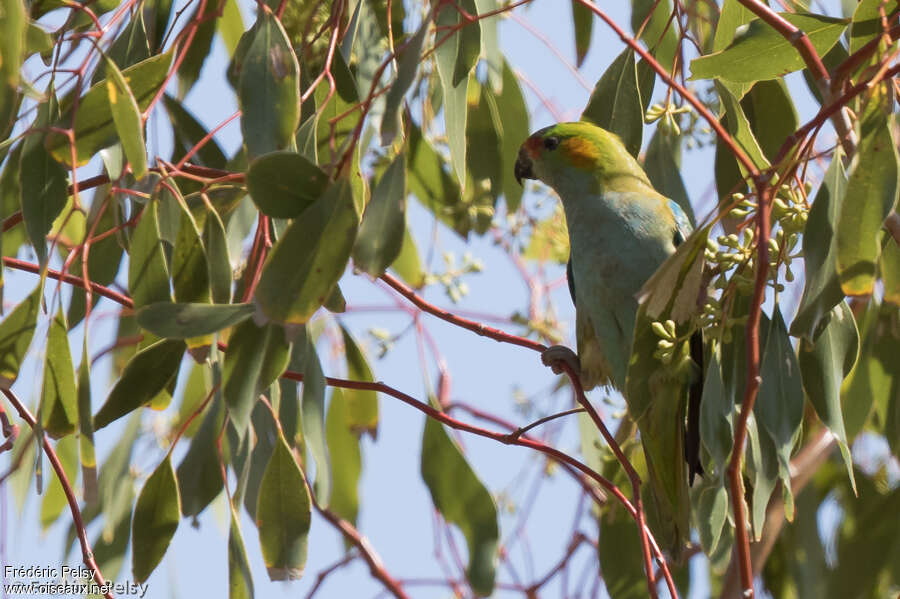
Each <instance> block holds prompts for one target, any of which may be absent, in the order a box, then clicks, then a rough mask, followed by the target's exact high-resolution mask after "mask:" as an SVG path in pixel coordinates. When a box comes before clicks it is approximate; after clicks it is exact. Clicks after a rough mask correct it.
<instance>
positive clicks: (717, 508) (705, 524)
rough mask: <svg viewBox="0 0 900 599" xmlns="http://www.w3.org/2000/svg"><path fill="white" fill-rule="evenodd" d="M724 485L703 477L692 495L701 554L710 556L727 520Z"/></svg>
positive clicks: (726, 500) (713, 479) (720, 481)
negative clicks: (701, 549)
mask: <svg viewBox="0 0 900 599" xmlns="http://www.w3.org/2000/svg"><path fill="white" fill-rule="evenodd" d="M725 489H726V485H723V484H722V480H721V478H720V479H719V480H717V479H715V478H713V477H704V478H703V480H702V481H701V486H700V487H699V489H697V491H696V492H695V493H694V497H693V498H692V503H693V504H694V506H695V510H696V512H695V514H696V518H695V521H696V523H697V533H698V536H699V537H700V545H701V546H702V547H703V552H704V553H706V554H711V553H713V551H715V549H716V547H717V546H718V544H719V540H720V539H721V538H722V528H723V527H724V526H725V522H726V520H727V519H728V492H727V491H726V490H725Z"/></svg>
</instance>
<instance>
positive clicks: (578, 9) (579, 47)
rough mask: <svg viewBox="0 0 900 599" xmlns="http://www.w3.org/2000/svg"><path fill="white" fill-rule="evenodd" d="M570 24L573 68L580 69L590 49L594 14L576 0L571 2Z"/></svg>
mask: <svg viewBox="0 0 900 599" xmlns="http://www.w3.org/2000/svg"><path fill="white" fill-rule="evenodd" d="M572 24H573V25H574V26H575V66H577V67H579V68H580V67H581V65H582V64H584V58H585V56H587V53H588V50H589V49H590V47H591V33H592V32H593V25H594V13H593V12H591V9H589V8H588V7H586V6H585V5H583V4H581V3H580V2H577V0H572Z"/></svg>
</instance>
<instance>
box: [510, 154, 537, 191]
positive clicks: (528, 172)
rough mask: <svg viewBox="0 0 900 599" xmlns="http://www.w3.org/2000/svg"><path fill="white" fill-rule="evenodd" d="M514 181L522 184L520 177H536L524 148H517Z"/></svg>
mask: <svg viewBox="0 0 900 599" xmlns="http://www.w3.org/2000/svg"><path fill="white" fill-rule="evenodd" d="M515 175H516V181H518V182H519V185H521V184H522V179H537V177H535V176H534V170H532V163H531V158H529V157H528V156H527V155H526V154H525V148H522V149H521V150H519V157H518V158H517V159H516V166H515Z"/></svg>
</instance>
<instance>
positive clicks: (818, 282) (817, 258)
mask: <svg viewBox="0 0 900 599" xmlns="http://www.w3.org/2000/svg"><path fill="white" fill-rule="evenodd" d="M842 158H843V152H842V151H841V149H840V148H839V147H838V148H836V149H835V151H834V156H832V158H831V165H830V166H829V167H828V170H827V171H826V172H825V178H824V179H823V180H822V184H821V185H820V186H819V191H818V192H817V193H816V198H815V201H813V205H812V208H810V210H809V218H808V219H807V221H806V229H805V230H804V234H803V257H804V260H805V268H806V283H805V285H804V287H803V296H802V297H801V298H800V306H799V307H798V308H797V316H795V317H794V322H792V323H791V334H792V335H794V336H796V337H799V336H803V337H805V338H806V339H807V340H809V341H814V340H815V338H816V334H817V333H818V331H819V328H820V323H821V322H822V319H824V318H825V317H826V316H827V315H828V313H829V311H830V310H831V309H832V308H833V307H834V306H836V305H837V304H838V302H840V301H841V299H843V297H844V292H843V291H841V285H840V282H839V281H838V276H837V239H836V237H835V228H836V227H837V223H838V218H839V215H840V214H841V206H842V205H843V203H844V194H845V192H846V187H847V176H846V174H845V173H844V167H843V160H842Z"/></svg>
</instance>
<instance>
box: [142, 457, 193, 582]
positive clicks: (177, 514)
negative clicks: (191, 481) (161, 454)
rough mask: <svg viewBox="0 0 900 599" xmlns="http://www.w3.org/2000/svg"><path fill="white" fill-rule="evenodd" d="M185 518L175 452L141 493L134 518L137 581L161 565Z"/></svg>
mask: <svg viewBox="0 0 900 599" xmlns="http://www.w3.org/2000/svg"><path fill="white" fill-rule="evenodd" d="M180 519H181V496H180V495H179V493H178V480H177V479H176V478H175V471H174V470H173V469H172V461H171V456H169V455H166V457H165V459H164V460H163V461H162V462H161V463H160V464H159V466H157V467H156V470H154V471H153V474H151V475H150V478H148V479H147V482H146V483H144V488H143V489H141V493H140V495H138V499H137V503H136V504H135V506H134V517H133V519H132V521H131V538H132V544H133V547H134V550H133V551H132V555H131V558H132V559H131V571H132V573H133V574H134V579H135V581H136V582H139V583H140V582H144V581H145V580H147V578H148V577H149V576H150V574H151V573H152V572H153V570H155V569H156V566H157V565H159V562H160V561H161V560H162V558H163V556H164V555H165V554H166V550H167V549H168V548H169V543H170V542H171V541H172V537H173V536H174V535H175V531H176V530H177V529H178V521H179V520H180Z"/></svg>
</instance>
